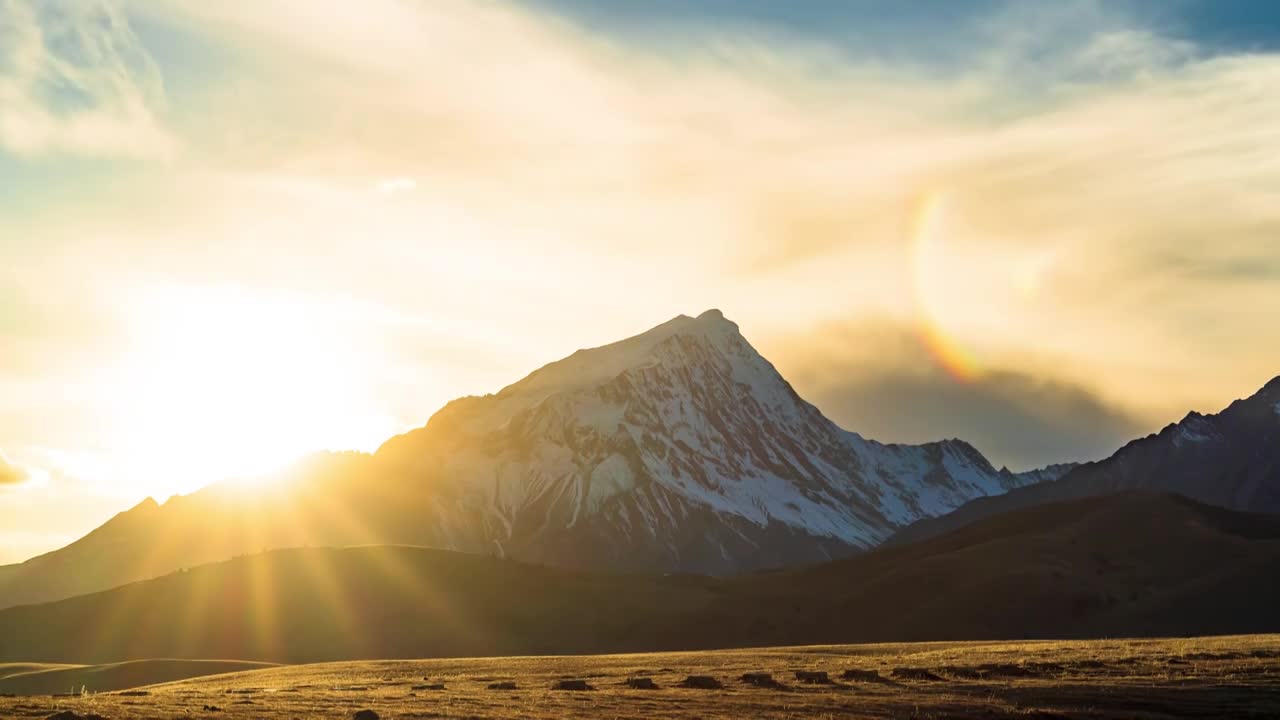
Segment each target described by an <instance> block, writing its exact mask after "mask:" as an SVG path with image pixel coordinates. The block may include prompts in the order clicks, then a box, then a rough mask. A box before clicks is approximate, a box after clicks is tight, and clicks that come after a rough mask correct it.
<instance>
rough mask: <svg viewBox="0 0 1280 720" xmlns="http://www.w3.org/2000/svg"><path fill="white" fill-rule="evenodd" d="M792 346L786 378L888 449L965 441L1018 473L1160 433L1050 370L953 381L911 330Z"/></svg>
mask: <svg viewBox="0 0 1280 720" xmlns="http://www.w3.org/2000/svg"><path fill="white" fill-rule="evenodd" d="M787 345H788V346H789V347H791V348H793V349H792V350H790V351H784V352H783V353H782V355H781V357H780V358H779V366H780V368H781V369H782V371H783V372H784V373H786V374H787V375H788V377H789V378H790V379H791V381H792V383H793V384H794V385H795V387H796V389H797V391H798V392H800V394H801V395H802V396H803V397H805V398H806V399H808V400H810V401H811V402H813V403H814V404H815V405H817V406H818V408H819V409H821V410H822V411H823V412H824V413H825V414H826V415H827V416H828V417H830V418H831V419H832V420H834V421H835V422H836V423H837V424H839V425H841V426H842V427H844V428H846V429H849V430H853V431H855V432H858V433H860V434H862V435H864V436H866V437H870V438H874V439H877V440H881V441H885V442H908V443H920V442H929V441H933V440H939V439H942V438H948V437H959V438H960V439H963V440H966V441H968V442H970V443H972V444H973V445H974V446H975V447H977V448H978V449H979V450H981V451H982V452H983V453H984V454H986V455H987V457H988V458H989V459H990V460H991V461H992V462H993V463H995V464H996V465H997V466H998V465H1001V464H1007V465H1009V466H1010V467H1011V468H1012V469H1014V470H1026V469H1030V468H1033V467H1039V466H1043V465H1046V464H1049V463H1055V462H1068V461H1084V460H1093V459H1098V458H1102V457H1105V456H1107V455H1110V454H1111V453H1112V452H1114V451H1115V450H1116V449H1118V448H1119V447H1120V446H1121V445H1123V444H1124V443H1126V442H1128V441H1129V440H1131V439H1133V438H1135V437H1138V436H1141V435H1143V434H1146V433H1148V432H1151V431H1153V430H1154V429H1156V428H1158V427H1159V426H1160V424H1161V423H1160V422H1159V421H1158V420H1156V419H1153V418H1148V417H1143V416H1140V415H1138V414H1135V413H1133V412H1132V411H1130V410H1128V409H1127V408H1125V407H1124V406H1123V405H1121V404H1117V403H1115V402H1114V401H1112V400H1110V399H1107V398H1105V397H1103V396H1101V395H1100V394H1099V393H1098V392H1097V391H1096V390H1094V389H1091V388H1090V387H1089V386H1088V385H1086V384H1084V383H1082V382H1081V381H1078V380H1076V379H1074V378H1071V377H1069V376H1064V375H1062V374H1059V373H1055V372H1054V371H1053V370H1052V369H1050V368H1048V367H1036V366H1032V367H1029V368H1025V369H1023V368H1020V369H987V370H985V371H984V372H982V373H981V374H980V375H979V376H978V377H976V378H974V379H972V380H964V379H957V378H956V377H953V376H952V375H950V374H948V373H947V372H945V371H944V370H943V369H942V368H940V367H939V366H938V365H937V364H936V363H935V362H934V361H933V360H932V359H931V358H930V356H929V354H928V352H927V351H926V349H925V346H924V345H923V344H922V343H921V342H920V340H919V339H918V338H917V337H916V336H915V334H914V333H913V331H911V330H910V329H908V328H904V327H899V326H896V325H893V324H891V323H887V322H885V323H875V322H864V323H861V324H857V325H846V326H841V327H831V328H827V329H826V330H825V331H824V332H823V333H822V335H821V336H820V337H810V338H791V339H790V340H788V341H787ZM1023 365H1024V367H1025V366H1026V365H1027V364H1026V363H1025V362H1024V363H1023Z"/></svg>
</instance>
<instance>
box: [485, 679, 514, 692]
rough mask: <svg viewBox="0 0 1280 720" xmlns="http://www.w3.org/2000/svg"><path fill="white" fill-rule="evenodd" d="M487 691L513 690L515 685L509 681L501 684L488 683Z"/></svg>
mask: <svg viewBox="0 0 1280 720" xmlns="http://www.w3.org/2000/svg"><path fill="white" fill-rule="evenodd" d="M489 689H490V690H515V689H516V684H515V683H513V682H511V681H510V680H505V681H503V682H496V683H489Z"/></svg>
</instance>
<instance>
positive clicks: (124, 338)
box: [0, 0, 1280, 562]
mask: <svg viewBox="0 0 1280 720" xmlns="http://www.w3.org/2000/svg"><path fill="white" fill-rule="evenodd" d="M713 307H714V308H720V309H721V310H723V311H724V312H725V314H726V315H727V316H728V317H729V318H731V319H732V320H734V321H736V322H737V323H738V324H739V325H740V327H741V328H742V330H743V332H744V334H745V335H746V337H747V338H748V339H749V340H750V341H751V342H752V343H753V344H754V345H755V346H756V347H757V349H759V350H760V351H761V352H762V353H763V354H764V355H765V356H766V357H768V358H770V359H771V360H773V362H774V363H775V365H776V366H777V367H778V369H779V370H780V371H781V372H782V373H783V375H784V376H786V377H787V378H788V379H789V380H791V382H792V384H793V385H794V386H795V387H796V388H797V390H798V391H799V392H800V393H801V394H802V395H803V396H804V397H806V398H807V399H809V400H811V401H813V402H814V403H815V404H816V405H818V406H819V408H821V409H822V410H823V411H824V412H825V413H826V414H827V415H828V416H829V417H831V418H832V419H833V420H835V421H837V422H838V423H840V424H841V425H842V426H843V427H845V428H847V429H850V430H855V431H858V432H860V433H862V434H863V435H866V436H868V437H872V438H876V439H880V440H884V441H902V442H920V441H926V440H933V439H939V438H944V437H961V438H964V439H966V440H969V441H970V442H972V443H974V444H975V446H977V447H978V448H979V449H980V450H982V451H983V452H984V453H986V454H987V455H988V457H990V458H991V459H992V461H993V462H994V463H996V464H997V465H1002V464H1007V465H1008V466H1010V467H1011V468H1014V469H1026V468H1030V467H1034V466H1038V465H1043V464H1046V463H1050V462H1060V461H1066V460H1082V459H1094V458H1099V457H1103V456H1106V455H1107V454H1109V453H1110V452H1112V451H1113V450H1114V449H1116V448H1117V447H1119V446H1120V445H1121V444H1123V443H1124V442H1125V441H1126V440H1128V439H1130V438H1132V437H1135V436H1138V435H1142V434H1145V433H1148V432H1152V431H1155V430H1157V429H1158V428H1160V427H1161V426H1163V425H1164V424H1166V423H1168V422H1172V421H1176V420H1177V419H1179V418H1181V417H1182V416H1183V415H1185V414H1186V412H1187V411H1189V410H1192V409H1195V410H1199V411H1204V412H1210V411H1216V410H1217V409H1220V408H1221V407H1223V406H1225V405H1226V404H1227V403H1228V402H1230V401H1231V400H1232V399H1235V398H1238V397H1242V396H1245V395H1248V394H1250V393H1252V392H1253V391H1255V390H1256V389H1257V388H1259V387H1260V386H1261V385H1262V384H1264V383H1265V382H1266V381H1267V380H1269V379H1270V378H1271V377H1273V376H1275V375H1277V374H1280V362H1277V359H1280V333H1277V332H1276V331H1275V318H1276V317H1277V316H1280V6H1276V5H1275V4H1273V3H1260V2H1251V1H1249V0H1170V1H1168V2H1157V1H1156V0H1150V1H1149V2H1125V1H1124V0H1118V1H1116V2H1101V1H1095V2H1089V1H1087V0H1064V1H1063V2H1055V3H1044V2H1034V1H1032V0H1025V1H1022V2H1018V1H1000V0H968V1H961V0H956V1H951V0H946V1H944V0H925V1H923V2H916V3H899V2H888V1H887V0H886V1H883V2H872V1H870V0H862V1H858V0H850V1H842V2H834V1H833V2H818V1H815V2H808V3H778V2H771V1H769V0H733V1H730V0H714V1H712V0H704V1H703V2H695V1H693V0H689V1H684V0H681V1H676V0H654V1H652V2H646V3H634V2H622V1H620V0H619V1H615V2H604V1H602V0H534V1H532V2H527V3H516V2H510V3H506V2H469V1H467V2H464V1H462V0H430V1H429V2H428V1H426V0H421V1H416V0H365V1H364V2H361V3H346V2H316V1H314V0H259V1H258V2H253V3H248V2H244V3H186V2H178V1H177V0H155V1H144V0H121V1H119V2H99V1H98V0H84V1H83V2H71V1H70V0H45V1H38V2H37V1H33V0H0V348H2V351H0V562H6V561H18V560H21V559H24V558H27V557H30V556H32V555H34V554H37V553H40V552H44V551H48V550H51V549H54V548H56V547H59V546H61V545H64V544H66V543H67V542H69V541H71V540H73V539H75V538H76V537H79V536H80V535H83V534H84V533H85V532H87V531H88V530H90V529H92V528H93V527H94V526H96V525H97V524H99V523H101V522H102V521H104V520H106V519H107V518H109V517H110V516H111V515H112V514H114V513H115V512H118V511H120V510H122V509H125V508H127V507H129V506H131V505H133V504H136V503H137V502H138V501H140V500H141V499H143V498H144V497H146V496H155V497H158V498H161V499H163V498H165V497H168V496H169V495H172V494H174V493H183V492H190V491H192V490H194V489H196V488H199V487H201V486H203V485H205V484H207V483H210V482H214V481H217V480H220V479H224V478H231V477H241V476H251V475H254V474H258V473H262V472H265V471H269V470H270V469H272V468H275V467H279V466H281V465H283V464H286V463H288V462H289V461H290V460H291V459H293V458H295V457H297V456H299V455H301V454H304V453H307V452H311V451H315V450H323V449H333V450H339V449H359V450H373V449H375V448H376V447H377V446H378V445H379V444H380V443H381V441H382V440H384V439H386V438H387V437H389V436H391V435H393V434H395V433H398V432H401V431H403V430H405V429H408V428H412V427H416V426H419V425H421V424H423V423H425V421H426V420H427V418H428V417H430V415H431V414H432V413H433V412H434V411H435V410H437V409H438V408H439V407H441V406H442V405H443V404H444V403H445V402H447V401H448V400H450V399H452V398H455V397H458V396H462V395H467V394H482V393H486V392H494V391H496V390H498V389H499V388H501V387H503V386H504V385H506V384H509V383H511V382H514V381H515V380H518V379H519V378H521V377H523V376H524V375H525V374H527V373H528V372H529V371H531V370H532V369H534V368H536V367H539V366H541V365H542V364H545V363H547V362H549V361H552V360H554V359H557V358H559V357H562V356H564V355H567V354H569V353H571V352H572V351H573V350H575V349H577V348H581V347H591V346H596V345H600V344H604V343H607V342H610V341H612V340H616V339H620V338H622V337H625V336H629V335H632V334H635V333H637V332H640V331H643V330H644V329H646V328H648V327H650V326H653V325H656V324H658V323H660V322H662V321H664V320H667V319H669V318H671V317H673V316H675V315H677V314H681V313H683V314H689V315H696V314H698V313H700V312H702V311H703V310H706V309H708V308H713Z"/></svg>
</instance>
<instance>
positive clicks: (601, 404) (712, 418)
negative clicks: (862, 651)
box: [378, 310, 1024, 573]
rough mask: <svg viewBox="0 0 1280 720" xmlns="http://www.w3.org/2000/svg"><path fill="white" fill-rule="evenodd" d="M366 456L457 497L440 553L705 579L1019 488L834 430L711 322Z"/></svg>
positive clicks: (938, 458) (502, 398)
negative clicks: (492, 554)
mask: <svg viewBox="0 0 1280 720" xmlns="http://www.w3.org/2000/svg"><path fill="white" fill-rule="evenodd" d="M378 454H379V456H380V457H381V458H382V459H383V460H384V461H389V462H392V463H394V464H395V466H396V468H397V469H396V471H395V472H394V474H395V475H397V476H399V477H410V478H412V477H418V478H421V479H422V481H423V482H428V483H430V484H432V485H437V484H447V485H450V486H451V487H452V488H454V491H455V492H456V496H455V498H454V502H453V504H452V505H451V506H449V507H447V508H443V509H442V513H441V515H440V516H439V518H438V519H439V521H440V523H441V526H442V527H445V528H447V532H446V535H445V537H444V538H442V540H444V543H443V544H445V545H446V546H449V547H461V548H467V547H473V548H478V547H491V548H495V549H497V550H499V551H501V552H504V553H509V554H512V555H515V556H518V557H523V558H526V559H536V560H539V561H545V562H555V563H560V564H570V565H585V566H591V567H596V566H600V565H606V566H608V567H612V568H619V567H622V568H627V569H666V570H689V571H703V572H713V573H728V572H736V571H740V570H744V569H752V568H756V567H760V566H766V565H773V564H789V563H795V562H809V561H816V560H820V559H824V558H827V557H829V556H831V555H833V554H839V553H841V552H846V551H847V550H848V549H849V548H856V547H869V546H871V545H873V544H875V543H876V542H878V541H879V540H881V539H883V538H884V537H886V536H887V535H888V534H889V533H890V532H891V531H892V530H893V529H894V528H895V527H897V526H899V525H901V524H903V523H907V522H911V521H912V520H914V519H917V518H920V517H924V516H928V515H933V514H937V513H941V512H946V511H948V510H950V509H951V508H953V507H956V506H957V505H959V504H961V503H963V502H964V501H966V500H967V499H969V498H972V497H975V496H979V495H989V494H992V493H1000V492H1004V491H1005V490H1007V489H1009V488H1010V487H1014V486H1017V485H1020V484H1022V482H1023V481H1024V478H1022V477H1021V476H1017V475H1013V474H1010V473H1000V472H999V471H996V470H995V469H994V468H992V466H991V465H990V463H988V462H987V461H986V459H985V458H983V457H982V455H981V454H980V453H979V452H978V451H977V450H975V449H974V448H973V447H971V446H970V445H968V444H966V443H963V442H959V441H955V440H950V441H945V442H940V443H932V444H928V445H922V446H905V445H884V444H881V443H877V442H873V441H869V440H866V439H864V438H862V437H860V436H858V435H856V434H854V433H850V432H846V431H844V430H842V429H840V428H839V427H837V426H836V425H835V424H833V423H832V422H831V421H830V420H828V419H827V418H826V417H824V416H823V415H822V413H820V412H819V411H818V410H817V408H815V407H814V406H812V405H810V404H809V403H807V402H805V401H804V400H803V399H802V398H800V396H799V395H797V394H796V392H795V390H794V389H792V387H791V385H790V384H789V383H787V381H786V380H785V379H783V377H782V376H781V375H780V374H779V373H778V371H777V369H775V368H774V366H773V365H772V364H771V363H770V362H769V361H768V360H766V359H765V358H763V357H761V355H760V354H759V353H758V352H756V350H755V348H753V347H752V346H751V344H750V343H749V342H747V340H746V339H745V338H744V337H743V336H742V335H741V333H740V332H739V330H738V326H737V325H736V324H734V323H733V322H731V321H730V320H728V319H726V318H725V317H724V315H723V314H722V313H721V312H720V311H718V310H709V311H707V312H705V313H703V314H701V315H699V316H698V317H696V318H691V317H688V316H685V315H681V316H679V317H676V318H674V319H672V320H670V321H668V322H666V323H663V324H662V325H659V326H657V327H655V328H653V329H651V330H649V331H648V332H645V333H642V334H640V335H637V336H635V337H632V338H629V339H627V340H623V341H621V342H617V343H614V344H611V345H605V346H603V347H598V348H593V349H590V350H581V351H578V352H576V353H574V354H573V355H571V356H569V357H567V358H565V359H563V360H560V361H558V362H555V363H552V364H550V365H547V366H546V367H544V368H542V369H540V370H538V371H536V372H534V373H532V374H530V375H529V376H528V377H526V378H525V379H523V380H521V381H520V382H517V383H515V384H514V385H510V386H508V387H506V388H504V389H503V390H501V391H500V392H498V393H497V394H495V395H487V396H484V397H470V398H463V399H461V400H457V401H454V402H452V403H450V404H449V405H448V406H446V407H445V408H444V409H443V410H441V411H440V412H439V413H437V414H436V416H435V417H433V418H432V419H431V421H430V422H429V423H428V424H427V426H426V427H425V428H422V429H420V430H416V431H414V432H411V433H408V434H406V435H403V436H401V437H398V438H394V439H393V440H391V441H389V442H388V443H387V444H386V445H384V446H383V448H382V449H381V450H380V451H379V453H378ZM460 511H461V512H460ZM459 519H461V522H458V520H459ZM495 530H496V532H495Z"/></svg>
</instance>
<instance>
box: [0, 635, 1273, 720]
mask: <svg viewBox="0 0 1280 720" xmlns="http://www.w3.org/2000/svg"><path fill="white" fill-rule="evenodd" d="M797 671H802V672H804V671H817V672H820V673H821V672H825V673H827V675H828V676H829V678H830V682H829V683H821V682H818V683H814V684H810V683H805V682H801V681H799V680H797V679H796V672H797ZM746 673H768V674H769V675H771V676H772V681H773V682H770V681H769V680H768V679H763V678H762V679H760V680H758V681H757V682H756V683H755V684H753V683H750V682H746V681H744V680H743V675H744V674H746ZM690 675H700V676H710V677H712V678H714V679H715V681H717V682H718V683H719V684H721V685H722V687H718V688H685V687H681V684H682V682H684V681H685V680H686V678H687V677H688V676H690ZM640 678H647V679H649V680H651V681H652V682H653V684H654V685H655V686H656V688H655V689H642V688H633V687H630V686H628V681H629V680H634V679H640ZM562 680H581V681H585V683H586V685H587V687H588V688H590V689H587V690H561V689H553V686H554V685H555V684H556V683H558V682H560V681H562ZM643 682H644V681H643V680H642V681H641V683H643ZM498 683H514V686H515V689H493V688H491V686H492V685H494V684H498ZM641 683H637V684H641ZM363 709H369V710H372V711H374V712H376V713H377V714H378V715H379V716H380V717H381V718H502V719H507V718H540V719H548V720H563V719H565V718H609V719H619V720H621V719H632V718H634V719H636V720H639V719H641V718H664V717H665V718H704V719H711V718H724V719H726V720H727V719H729V718H834V717H855V718H856V717H864V718H1172V717H1203V718H1228V717H1229V718H1275V717H1280V636H1276V635H1262V636H1242V637H1222V638H1202V639H1169V640H1101V641H1071V642H1012V643H983V642H977V643H917V644H882V645H845V646H819V647H803V648H774V649H757V650H726V651H711V652H691V653H656V654H638V655H606V656H575V657H515V658H481V659H462V660H456V659H455V660H421V661H417V660H396V661H366V662H343V663H325V664H315V665H297V666H287V667H277V668H270V669H262V670H254V671H248V672H237V673H231V674H222V675H213V676H208V677H202V678H196V679H189V680H184V681H180V682H170V683H167V684H161V685H152V686H149V687H146V688H145V689H135V690H132V691H127V692H110V693H86V694H83V695H80V696H76V697H49V696H30V697H5V698H0V717H6V718H9V717H13V718H45V717H48V716H50V715H51V714H54V713H56V712H62V711H70V712H73V713H76V714H79V715H81V716H88V715H92V714H96V715H100V716H102V717H105V718H109V719H116V720H125V719H127V718H187V717H213V718H225V719H227V720H230V719H232V718H349V717H351V716H352V714H353V713H355V712H356V711H358V710H363Z"/></svg>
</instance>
